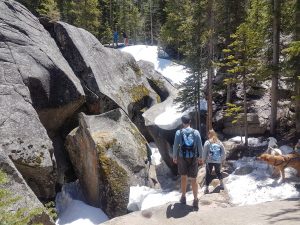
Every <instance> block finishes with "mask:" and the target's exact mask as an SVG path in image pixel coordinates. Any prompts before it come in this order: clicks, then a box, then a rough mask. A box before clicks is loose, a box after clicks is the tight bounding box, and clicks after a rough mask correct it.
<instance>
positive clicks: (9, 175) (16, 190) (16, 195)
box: [0, 146, 54, 225]
mask: <svg viewBox="0 0 300 225" xmlns="http://www.w3.org/2000/svg"><path fill="white" fill-rule="evenodd" d="M0 172H1V176H5V179H4V180H2V182H1V183H0V188H1V193H2V194H4V193H5V194H4V196H3V195H1V207H0V208H1V213H3V211H6V212H7V213H11V214H12V215H13V213H15V212H17V211H19V210H20V211H22V210H24V211H25V212H26V213H33V212H34V213H33V214H32V216H30V217H28V219H30V220H31V222H34V223H41V224H44V225H54V222H53V220H52V219H51V218H50V217H49V215H48V214H47V213H45V211H46V210H45V208H44V206H43V205H42V203H40V202H39V200H38V199H37V197H36V196H35V195H34V193H33V192H32V190H31V189H30V188H29V187H28V185H27V184H26V182H25V180H24V179H23V177H22V175H21V174H20V173H19V171H18V170H17V169H16V167H15V166H14V164H13V162H12V161H11V160H10V159H9V158H8V156H7V155H6V154H5V152H4V151H3V150H2V148H1V146H0ZM9 199H15V200H13V201H9ZM5 200H6V202H5ZM20 211H19V212H20ZM20 215H21V214H20ZM2 216H3V214H2ZM1 222H4V221H1ZM1 224H2V223H1Z"/></svg>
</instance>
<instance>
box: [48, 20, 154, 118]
mask: <svg viewBox="0 0 300 225" xmlns="http://www.w3.org/2000/svg"><path fill="white" fill-rule="evenodd" d="M53 26H54V34H53V36H54V37H55V39H56V41H57V43H58V45H59V47H60V49H61V51H62V53H63V55H64V56H65V58H66V59H67V60H68V62H69V64H70V65H71V67H72V69H73V70H74V72H75V74H76V75H77V77H78V78H79V79H80V80H81V83H82V86H83V88H84V91H85V93H86V96H87V106H88V112H89V113H90V114H99V113H103V112H107V111H109V110H112V109H116V108H118V107H121V108H122V109H123V110H124V111H125V112H126V113H127V114H128V115H129V117H130V118H131V119H132V118H133V117H134V116H135V114H136V113H137V111H136V110H135V109H136V108H138V109H139V110H140V109H142V108H145V107H146V108H149V107H150V106H151V105H153V104H155V103H156V101H157V99H156V98H157V94H156V93H155V92H154V91H153V90H152V89H151V87H150V85H149V84H148V83H146V82H144V79H143V78H142V75H143V74H142V71H141V70H140V68H139V67H138V65H137V64H136V62H135V60H134V58H133V57H132V56H131V55H130V54H127V53H123V52H121V51H118V50H114V49H109V48H105V47H104V46H103V45H102V44H101V43H100V42H99V41H98V39H97V38H96V37H95V36H93V35H92V34H91V33H89V32H88V31H85V30H83V29H80V28H76V27H74V26H71V25H68V24H66V23H63V22H57V23H55V24H54V25H53ZM136 105H140V106H139V107H136Z"/></svg>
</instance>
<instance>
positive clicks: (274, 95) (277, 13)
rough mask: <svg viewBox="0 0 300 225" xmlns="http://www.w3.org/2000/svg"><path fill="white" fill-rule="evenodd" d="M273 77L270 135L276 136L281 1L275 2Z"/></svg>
mask: <svg viewBox="0 0 300 225" xmlns="http://www.w3.org/2000/svg"><path fill="white" fill-rule="evenodd" d="M272 14H273V59H272V67H273V75H272V88H271V121H270V122H271V124H270V133H271V135H272V136H275V134H276V120H277V102H278V95H277V93H278V74H279V41H280V0H273V12H272Z"/></svg>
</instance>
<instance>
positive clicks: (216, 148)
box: [208, 142, 221, 162]
mask: <svg viewBox="0 0 300 225" xmlns="http://www.w3.org/2000/svg"><path fill="white" fill-rule="evenodd" d="M208 156H209V159H210V160H212V161H216V162H219V161H221V146H220V145H219V144H217V143H210V142H209V153H208Z"/></svg>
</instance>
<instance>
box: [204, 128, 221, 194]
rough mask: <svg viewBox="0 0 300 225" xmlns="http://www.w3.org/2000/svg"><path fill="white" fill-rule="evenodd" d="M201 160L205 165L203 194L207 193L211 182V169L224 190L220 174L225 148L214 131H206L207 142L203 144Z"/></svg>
mask: <svg viewBox="0 0 300 225" xmlns="http://www.w3.org/2000/svg"><path fill="white" fill-rule="evenodd" d="M202 159H203V163H205V164H206V176H205V190H204V193H205V194H208V193H209V189H208V186H209V184H210V182H211V181H212V170H213V168H214V169H215V172H216V174H217V177H218V179H219V180H220V188H222V189H224V184H223V177H222V174H221V164H222V163H223V162H224V160H225V148H224V145H223V144H222V142H221V141H220V140H219V138H218V135H217V133H216V132H215V131H214V130H209V131H208V140H207V141H206V142H205V143H204V149H203V154H202Z"/></svg>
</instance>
